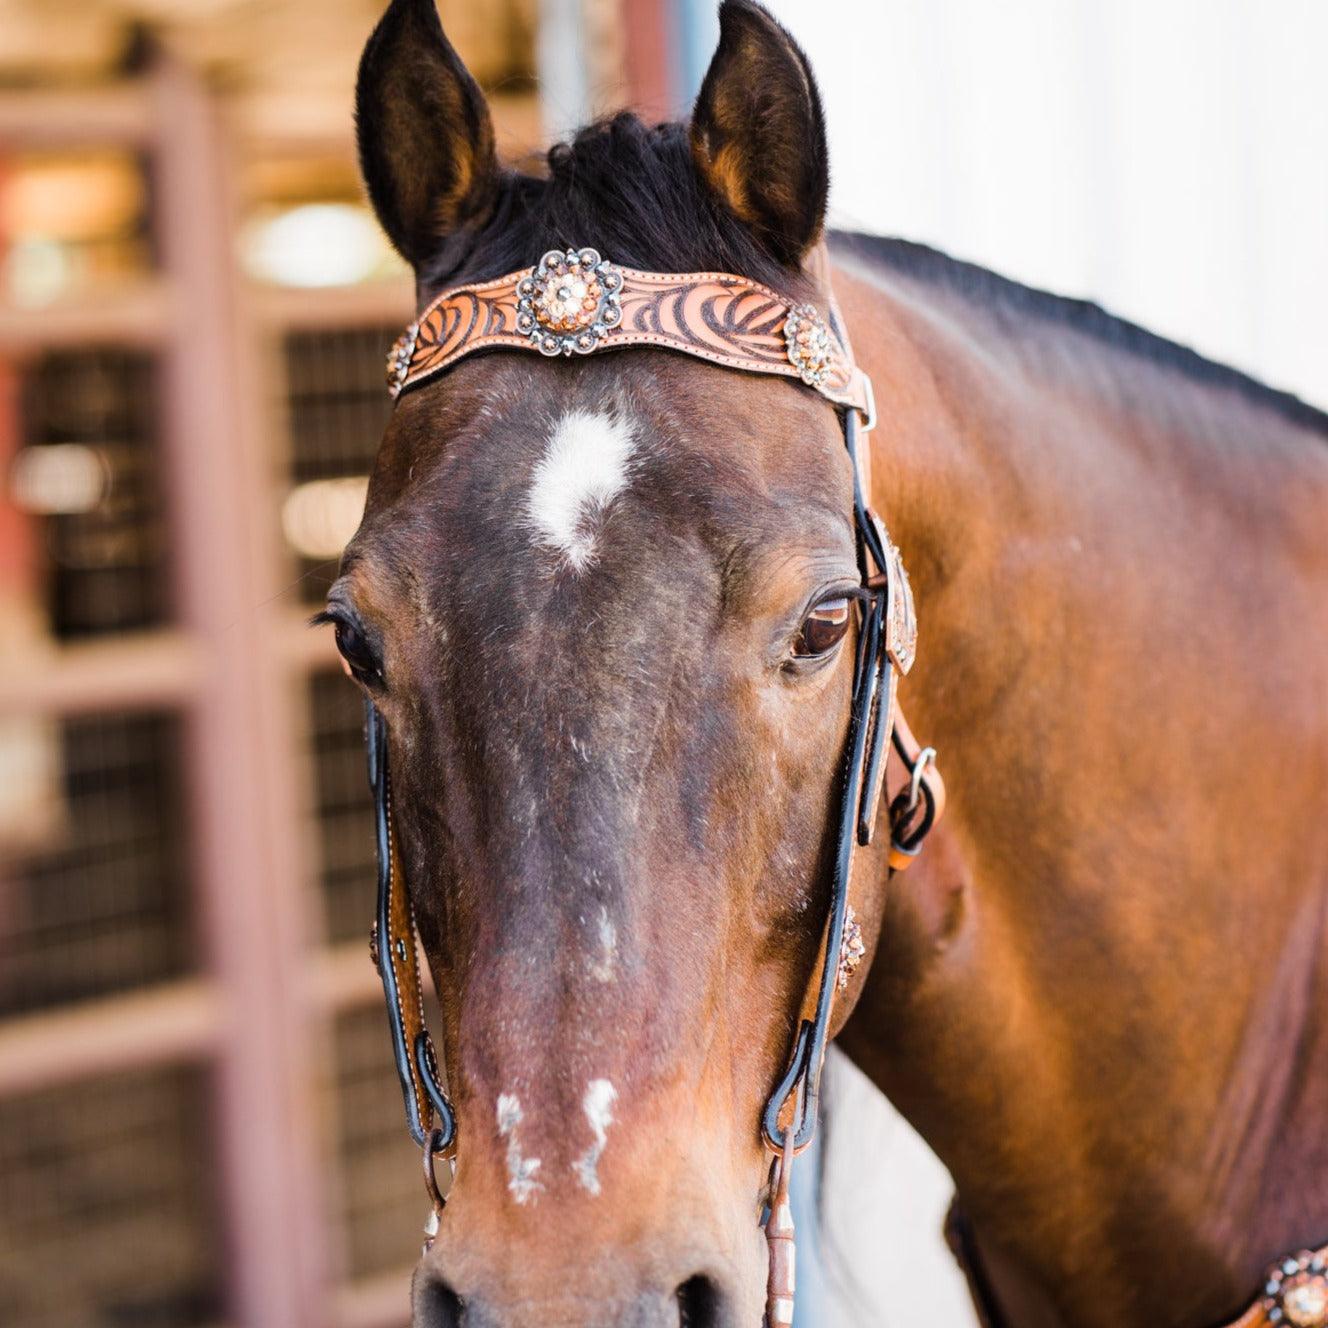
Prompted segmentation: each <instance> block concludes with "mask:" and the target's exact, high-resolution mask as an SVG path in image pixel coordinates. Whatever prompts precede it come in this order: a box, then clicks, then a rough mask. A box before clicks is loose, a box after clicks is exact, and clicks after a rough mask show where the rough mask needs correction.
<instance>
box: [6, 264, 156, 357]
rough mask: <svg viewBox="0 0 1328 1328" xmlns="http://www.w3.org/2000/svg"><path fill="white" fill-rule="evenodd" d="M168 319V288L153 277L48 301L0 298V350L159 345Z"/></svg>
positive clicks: (18, 351)
mask: <svg viewBox="0 0 1328 1328" xmlns="http://www.w3.org/2000/svg"><path fill="white" fill-rule="evenodd" d="M170 323H171V305H170V289H169V287H168V286H167V284H166V282H164V281H162V280H161V279H160V278H156V277H143V278H140V279H138V280H135V281H123V282H119V281H117V282H107V283H105V284H100V283H99V284H97V285H94V286H92V287H90V288H88V289H84V290H83V291H81V292H80V293H79V294H78V295H77V296H76V297H65V298H61V299H58V300H53V301H52V302H51V303H50V304H43V305H37V306H32V307H29V306H23V305H12V304H0V355H3V356H5V357H6V358H10V359H16V358H19V357H20V356H24V355H33V354H36V353H38V352H40V351H44V350H53V349H57V348H61V347H66V346H90V345H114V346H144V347H149V348H150V347H153V346H158V345H160V344H161V342H162V341H163V340H164V339H165V337H166V334H167V332H168V330H169V328H170Z"/></svg>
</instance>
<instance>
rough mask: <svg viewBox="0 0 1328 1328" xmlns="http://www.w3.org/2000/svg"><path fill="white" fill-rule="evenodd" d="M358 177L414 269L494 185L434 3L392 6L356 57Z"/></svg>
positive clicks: (479, 111)
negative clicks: (357, 77)
mask: <svg viewBox="0 0 1328 1328" xmlns="http://www.w3.org/2000/svg"><path fill="white" fill-rule="evenodd" d="M355 128H356V135H357V138H358V140H359V147H360V171H361V173H362V174H363V176H364V183H365V186H366V188H367V189H368V190H369V198H370V201H371V202H372V203H373V206H374V211H375V212H376V213H377V214H378V220H379V221H380V222H381V223H382V226H383V229H384V230H385V231H386V232H387V234H388V238H389V239H390V240H391V241H392V243H393V244H394V245H395V246H396V247H397V249H398V250H399V251H400V253H401V255H402V256H403V257H404V258H405V259H406V260H407V261H408V262H410V263H411V264H413V265H414V266H415V267H417V268H418V267H419V266H420V265H421V264H423V263H426V262H427V261H428V260H429V259H430V258H431V257H433V256H434V255H436V254H437V252H438V250H439V248H440V246H441V245H442V243H443V241H444V240H445V239H446V238H447V237H448V236H449V235H450V234H451V233H452V232H454V231H456V230H457V229H459V228H460V227H462V226H464V225H465V224H466V223H467V222H469V221H474V220H475V219H477V218H478V217H481V216H482V215H483V213H484V212H485V210H486V209H487V207H488V206H489V204H490V203H491V202H492V200H493V196H494V193H495V190H496V188H497V184H498V163H497V158H496V156H495V152H494V138H493V121H492V120H491V119H490V118H489V107H488V104H487V103H486V102H485V100H484V94H483V93H482V92H481V91H480V88H479V84H477V83H476V82H475V80H474V79H473V78H472V77H471V76H470V73H469V71H468V70H467V69H466V67H465V65H463V64H462V63H461V59H460V57H459V56H458V55H457V53H456V51H455V50H453V49H452V44H451V43H450V42H449V41H448V40H447V38H446V36H445V35H444V34H443V28H442V24H441V23H439V21H438V11H437V9H436V8H435V7H434V0H392V4H391V5H390V6H389V8H388V11H387V13H386V14H384V15H383V17H382V19H381V21H380V22H379V24H378V26H377V27H376V28H375V29H374V31H373V36H371V37H370V38H369V42H368V44H367V45H366V46H365V48H364V54H363V55H362V56H361V57H360V74H359V81H358V83H357V84H356V88H355Z"/></svg>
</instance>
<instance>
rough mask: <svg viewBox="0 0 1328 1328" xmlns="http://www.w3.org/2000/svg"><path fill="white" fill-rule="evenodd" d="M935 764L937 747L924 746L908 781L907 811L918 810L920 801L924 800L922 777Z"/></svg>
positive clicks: (914, 763)
mask: <svg viewBox="0 0 1328 1328" xmlns="http://www.w3.org/2000/svg"><path fill="white" fill-rule="evenodd" d="M935 764H936V748H935V747H924V748H923V749H922V750H921V751H920V752H919V753H918V759H917V760H916V761H914V762H913V777H912V779H910V780H909V782H908V807H907V808H906V810H907V811H910V812H915V811H917V809H918V803H919V802H920V801H921V800H922V777H923V775H925V774H926V773H927V767H928V766H929V765H935Z"/></svg>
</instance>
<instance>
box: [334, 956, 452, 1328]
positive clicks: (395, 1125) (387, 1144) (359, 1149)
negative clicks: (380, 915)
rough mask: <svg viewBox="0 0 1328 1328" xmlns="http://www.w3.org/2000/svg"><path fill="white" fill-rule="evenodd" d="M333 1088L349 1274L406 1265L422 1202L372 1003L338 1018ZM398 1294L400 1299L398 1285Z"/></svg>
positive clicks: (383, 1021) (416, 1155)
mask: <svg viewBox="0 0 1328 1328" xmlns="http://www.w3.org/2000/svg"><path fill="white" fill-rule="evenodd" d="M368 962H369V961H368V960H367V959H366V960H365V963H368ZM429 1007H430V1008H429V1019H430V1023H431V1026H432V1027H433V1028H435V1029H436V1028H437V1027H438V1010H437V1007H436V1005H435V1004H434V1003H433V1002H432V1001H431V1002H429ZM336 1094H337V1102H336V1106H335V1111H336V1115H337V1119H338V1138H339V1146H340V1150H341V1177H342V1194H341V1219H342V1223H343V1226H344V1230H345V1234H346V1249H347V1258H348V1262H349V1267H348V1269H347V1271H348V1274H349V1276H350V1277H351V1278H362V1277H370V1276H373V1275H374V1274H376V1273H385V1272H390V1271H391V1270H393V1269H396V1268H407V1267H409V1266H410V1265H411V1264H412V1263H413V1262H414V1260H415V1258H416V1256H417V1255H418V1254H419V1249H420V1242H421V1240H422V1239H423V1237H422V1234H421V1232H422V1228H423V1226H424V1219H425V1217H426V1216H427V1215H428V1212H429V1201H428V1199H427V1197H426V1196H425V1193H424V1182H423V1180H422V1179H421V1176H420V1151H419V1149H418V1148H416V1147H415V1144H414V1143H413V1142H412V1140H411V1137H410V1135H409V1134H408V1133H407V1132H406V1116H405V1110H404V1108H403V1107H402V1104H401V1087H400V1083H399V1081H398V1079H397V1074H396V1069H395V1067H394V1066H393V1064H392V1046H391V1042H390V1041H389V1038H388V1031H387V1016H386V1015H385V1014H384V1012H383V1009H382V1007H381V1005H379V1004H377V1003H375V1004H374V1005H373V1006H367V1007H365V1008H364V1009H362V1010H355V1011H352V1012H350V1013H348V1014H344V1015H342V1016H341V1017H340V1018H339V1019H338V1020H337V1025H336ZM442 1166H443V1164H441V1163H440V1164H439V1167H440V1170H441V1168H442ZM402 1295H403V1301H404V1296H405V1286H404V1284H403V1287H402ZM404 1317H407V1316H405V1315H403V1318H404Z"/></svg>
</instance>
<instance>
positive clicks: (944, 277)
mask: <svg viewBox="0 0 1328 1328" xmlns="http://www.w3.org/2000/svg"><path fill="white" fill-rule="evenodd" d="M547 160H548V171H547V174H533V173H528V172H525V171H516V170H513V171H509V172H507V173H506V174H505V175H504V177H503V180H502V183H501V186H500V189H499V193H498V198H497V202H496V203H495V205H494V207H493V209H492V211H491V212H490V214H489V216H488V217H487V219H486V221H485V224H484V225H483V226H482V227H481V228H480V229H479V230H478V231H476V230H473V229H469V228H463V229H462V230H460V231H458V232H457V233H455V234H454V235H453V236H452V237H451V238H450V239H449V241H448V242H447V244H446V245H445V246H444V248H443V250H442V252H441V253H440V254H439V255H438V256H437V257H436V258H435V259H434V261H433V262H432V263H431V264H430V265H429V266H428V267H427V269H425V270H424V271H422V272H421V281H420V285H421V290H422V293H423V294H425V295H429V294H432V293H434V292H437V291H439V290H441V289H443V288H444V287H445V286H448V285H454V284H459V283H462V282H467V281H483V280H487V279H489V278H491V277H496V276H501V275H502V274H504V273H507V272H513V271H516V270H517V269H518V268H522V267H526V266H528V265H529V264H531V263H533V262H534V261H535V260H536V259H537V258H538V257H539V255H540V254H542V253H544V252H545V251H546V250H548V249H555V248H566V247H568V246H569V245H578V246H579V245H592V246H593V247H594V248H596V249H598V250H599V251H600V252H601V253H602V254H604V255H605V256H606V257H608V258H612V260H613V261H614V262H616V263H621V264H623V265H624V266H626V267H636V268H641V269H644V270H647V271H654V272H702V271H717V272H737V273H740V274H742V275H743V276H746V277H751V278H753V279H755V280H757V281H762V282H764V283H765V284H766V285H768V286H771V287H773V288H774V289H776V290H779V291H781V292H783V293H785V294H787V295H789V296H791V297H792V298H795V299H800V298H804V297H805V295H806V294H807V283H806V282H805V280H804V279H803V278H802V277H801V275H800V274H799V273H797V272H794V271H793V270H791V269H790V268H788V267H786V266H784V265H783V264H782V263H780V262H779V260H778V259H776V258H775V257H774V256H773V255H772V254H771V253H770V252H769V251H768V250H767V249H765V248H764V247H763V246H762V245H761V244H760V242H759V241H758V240H757V239H756V237H755V236H754V235H753V234H752V232H751V231H750V230H749V229H748V228H747V227H746V226H744V225H743V224H742V223H741V222H740V221H739V220H738V219H737V218H736V217H735V216H734V215H733V214H732V213H731V212H730V211H729V209H728V208H727V207H725V206H724V204H723V203H721V202H720V201H719V200H718V199H716V198H715V197H714V196H713V195H712V194H711V193H710V192H709V191H708V190H707V189H706V187H705V185H704V184H703V182H702V180H701V178H700V175H699V174H698V172H697V170H696V167H695V165H694V164H693V161H692V154H691V146H690V143H689V141H688V135H687V127H686V126H685V125H683V124H678V123H670V124H660V125H654V126H649V125H646V124H644V123H643V122H642V121H641V120H640V119H638V117H637V116H636V115H634V114H633V113H631V112H630V111H624V112H622V113H621V114H619V115H615V116H613V117H612V118H611V119H608V120H603V121H600V122H597V123H595V124H592V125H590V126H588V127H587V128H585V129H582V130H581V131H580V132H579V133H578V134H577V135H576V137H575V138H574V139H573V140H572V141H571V142H570V143H559V144H558V145H556V146H555V147H553V148H551V149H550V150H549V153H548V158H547ZM831 238H832V241H833V243H834V246H835V247H836V248H839V249H844V250H847V251H849V252H851V253H853V254H855V255H858V256H860V257H862V258H864V259H866V260H867V261H868V262H869V263H874V264H877V265H880V266H882V267H886V268H889V269H891V270H893V271H895V272H897V273H899V274H900V275H901V276H904V277H907V278H912V279H914V280H917V281H921V282H925V283H927V284H929V285H933V286H936V287H939V288H943V289H945V290H948V291H952V292H954V293H955V294H957V295H959V296H961V297H962V298H963V299H965V300H966V301H967V302H968V303H970V304H971V305H973V306H974V307H976V308H978V309H980V310H982V311H983V312H984V313H985V314H987V315H988V316H990V317H992V318H994V319H997V320H999V321H1000V322H1001V323H1002V324H1005V325H1008V326H1009V327H1010V328H1011V329H1012V330H1015V331H1017V330H1018V328H1019V326H1021V325H1023V326H1029V325H1031V326H1035V327H1046V326H1048V325H1053V326H1054V325H1059V326H1062V327H1065V328H1068V329H1072V330H1073V331H1075V332H1078V333H1080V334H1082V335H1084V336H1087V337H1090V338H1092V339H1093V340H1096V341H1099V342H1101V343H1102V344H1103V345H1104V346H1108V347H1110V348H1112V349H1113V350H1116V351H1119V352H1122V353H1124V354H1126V355H1131V356H1138V357H1140V358H1141V359H1143V360H1146V361H1147V362H1149V363H1150V364H1153V365H1156V366H1158V367H1159V368H1162V369H1165V370H1169V371H1171V372H1174V373H1177V374H1179V375H1181V376H1182V377H1183V378H1185V379H1187V380H1188V381H1190V382H1192V383H1197V384H1199V385H1201V386H1209V387H1216V388H1224V389H1227V390H1230V391H1234V392H1236V393H1238V394H1239V395H1240V396H1241V397H1243V398H1244V399H1245V400H1247V401H1249V402H1250V403H1251V404H1253V405H1255V406H1258V407H1262V408H1263V409H1266V410H1270V411H1272V412H1274V413H1275V414H1277V415H1280V416H1281V417H1282V418H1284V419H1286V420H1288V421H1290V422H1292V423H1294V424H1297V425H1299V426H1301V427H1303V428H1307V429H1309V430H1311V431H1313V432H1315V433H1319V434H1323V435H1328V414H1325V413H1324V412H1323V411H1321V410H1319V409H1317V408H1316V407H1314V406H1312V405H1310V404H1309V403H1308V402H1305V401H1302V400H1301V399H1300V398H1299V397H1297V396H1294V395H1293V394H1292V393H1290V392H1283V391H1279V390H1278V389H1276V388H1272V387H1268V386H1267V385H1265V384H1264V383H1261V382H1259V381H1258V380H1257V379H1254V378H1251V377H1250V376H1249V375H1248V374H1244V373H1241V372H1240V371H1239V370H1238V369H1233V368H1231V367H1230V366H1228V365H1225V364H1219V363H1217V362H1215V361H1213V360H1209V359H1206V358H1205V357H1204V356H1202V355H1200V354H1198V353H1197V352H1196V351H1193V350H1191V349H1189V348H1188V347H1186V346H1181V345H1178V344H1177V343H1176V342H1174V341H1168V340H1167V339H1166V338H1165V337H1160V336H1158V335H1157V334H1156V333H1153V332H1149V331H1147V330H1146V329H1144V328H1142V327H1139V326H1138V325H1137V324H1135V323H1131V322H1129V321H1128V320H1126V319H1124V318H1118V317H1116V316H1115V315H1114V314H1110V313H1108V312H1107V311H1106V310H1105V309H1103V308H1102V307H1101V306H1100V305H1097V304H1094V303H1093V302H1092V301H1090V300H1078V299H1070V298H1068V297H1065V296H1060V295H1053V294H1050V293H1048V292H1046V291H1041V290H1036V289H1034V288H1033V287H1030V286H1025V285H1023V284H1021V283H1020V282H1017V281H1012V280H1010V279H1009V278H1008V277H1002V276H999V275H998V274H997V273H995V272H991V271H989V270H988V269H987V268H983V267H979V266H977V265H976V264H974V263H966V262H963V261H961V260H960V259H957V258H951V257H949V256H948V255H946V254H943V253H941V252H940V251H939V250H936V249H932V248H930V247H928V246H927V245H923V244H915V243H913V242H911V241H908V240H897V239H890V238H886V237H882V236H876V235H865V234H861V233H857V232H837V233H835V234H834V235H833V236H832V237H831Z"/></svg>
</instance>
